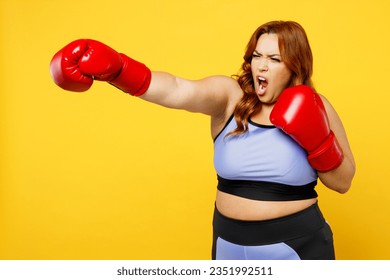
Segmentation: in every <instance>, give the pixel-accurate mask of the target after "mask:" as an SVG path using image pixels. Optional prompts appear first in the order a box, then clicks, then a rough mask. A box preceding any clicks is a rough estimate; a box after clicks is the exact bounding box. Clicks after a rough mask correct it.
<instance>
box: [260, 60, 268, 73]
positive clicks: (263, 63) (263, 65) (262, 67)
mask: <svg viewBox="0 0 390 280" xmlns="http://www.w3.org/2000/svg"><path fill="white" fill-rule="evenodd" d="M258 69H259V70H260V71H268V61H267V60H266V59H262V60H261V61H260V62H259V67H258Z"/></svg>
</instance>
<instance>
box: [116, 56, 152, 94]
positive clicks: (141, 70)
mask: <svg viewBox="0 0 390 280" xmlns="http://www.w3.org/2000/svg"><path fill="white" fill-rule="evenodd" d="M119 55H120V56H121V58H122V61H123V67H122V70H121V72H120V73H119V75H118V76H117V77H116V78H115V79H114V80H112V81H111V82H110V84H112V85H113V86H116V87H117V88H119V89H120V90H122V91H124V92H126V93H129V94H131V95H133V96H141V95H142V94H144V93H145V92H146V91H147V90H148V88H149V85H150V81H151V79H152V73H151V71H150V69H149V68H148V67H147V66H146V65H145V64H142V63H140V62H138V61H136V60H134V59H132V58H130V57H128V56H126V55H125V54H119Z"/></svg>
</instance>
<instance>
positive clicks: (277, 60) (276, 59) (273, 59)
mask: <svg viewBox="0 0 390 280" xmlns="http://www.w3.org/2000/svg"><path fill="white" fill-rule="evenodd" d="M271 60H272V61H275V62H280V59H279V58H275V57H273V58H271Z"/></svg>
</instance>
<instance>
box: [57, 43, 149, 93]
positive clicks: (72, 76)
mask: <svg viewBox="0 0 390 280" xmlns="http://www.w3.org/2000/svg"><path fill="white" fill-rule="evenodd" d="M50 73H51V76H52V78H53V80H54V82H55V83H56V84H57V85H58V86H59V87H61V88H63V89H65V90H69V91H76V92H81V91H86V90H88V89H89V88H90V87H91V86H92V83H93V80H99V81H106V82H109V83H110V84H112V85H114V86H116V87H117V88H119V89H121V90H123V91H124V92H126V93H130V94H131V95H135V96H140V95H142V94H144V93H145V92H146V91H147V89H148V88H149V85H150V81H151V72H150V70H149V68H148V67H146V66H145V65H144V64H142V63H140V62H138V61H135V60H133V59H131V58H130V57H128V56H126V55H124V54H120V53H118V52H116V51H115V50H113V49H112V48H110V47H108V46H106V45H104V44H103V43H100V42H98V41H95V40H89V39H80V40H76V41H73V42H71V43H70V44H68V45H66V46H65V47H64V48H63V49H61V50H60V51H59V52H57V53H56V54H55V55H54V57H53V59H52V60H51V62H50Z"/></svg>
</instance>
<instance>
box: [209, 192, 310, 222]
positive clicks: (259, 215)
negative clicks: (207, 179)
mask: <svg viewBox="0 0 390 280" xmlns="http://www.w3.org/2000/svg"><path fill="white" fill-rule="evenodd" d="M316 201H317V198H310V199H304V200H293V201H263V200H252V199H247V198H243V197H239V196H235V195H231V194H228V193H224V192H221V191H217V198H216V207H217V209H218V211H219V212H220V213H221V214H222V215H224V216H226V217H229V218H233V219H237V220H244V221H262V220H270V219H275V218H280V217H283V216H287V215H290V214H293V213H296V212H299V211H301V210H304V209H306V208H308V207H310V206H311V205H313V204H314V203H316Z"/></svg>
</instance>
